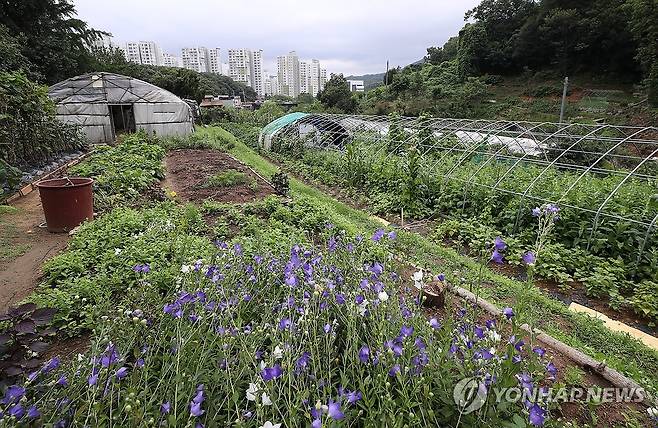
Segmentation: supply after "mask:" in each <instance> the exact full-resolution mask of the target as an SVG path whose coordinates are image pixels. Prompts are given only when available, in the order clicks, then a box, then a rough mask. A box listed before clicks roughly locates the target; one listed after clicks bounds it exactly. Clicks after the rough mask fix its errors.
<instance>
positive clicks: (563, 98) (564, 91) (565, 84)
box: [560, 77, 569, 123]
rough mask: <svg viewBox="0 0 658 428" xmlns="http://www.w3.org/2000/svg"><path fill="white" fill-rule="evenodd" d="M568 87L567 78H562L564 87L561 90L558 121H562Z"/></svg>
mask: <svg viewBox="0 0 658 428" xmlns="http://www.w3.org/2000/svg"><path fill="white" fill-rule="evenodd" d="M568 88H569V78H568V77H565V78H564V89H563V90H562V106H561V107H560V123H563V121H564V110H565V109H566V107H567V89H568Z"/></svg>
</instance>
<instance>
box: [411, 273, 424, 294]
mask: <svg viewBox="0 0 658 428" xmlns="http://www.w3.org/2000/svg"><path fill="white" fill-rule="evenodd" d="M412 279H413V280H414V286H415V287H416V288H417V289H419V290H420V289H421V288H423V270H422V269H421V270H419V271H418V272H414V274H413V276H412Z"/></svg>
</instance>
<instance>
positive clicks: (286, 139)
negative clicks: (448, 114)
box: [260, 114, 658, 269]
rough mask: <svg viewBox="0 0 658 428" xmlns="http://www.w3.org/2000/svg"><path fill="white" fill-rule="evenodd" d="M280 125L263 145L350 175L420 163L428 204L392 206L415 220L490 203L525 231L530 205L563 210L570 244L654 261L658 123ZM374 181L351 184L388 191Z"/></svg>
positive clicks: (326, 119) (508, 226) (355, 119)
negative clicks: (306, 152)
mask: <svg viewBox="0 0 658 428" xmlns="http://www.w3.org/2000/svg"><path fill="white" fill-rule="evenodd" d="M288 119H292V120H288ZM278 121H279V123H285V126H279V127H275V128H271V127H265V128H264V130H263V132H262V133H261V138H260V140H261V142H268V143H269V144H264V146H265V148H266V149H270V150H272V151H275V152H276V151H279V152H282V153H283V152H286V151H288V150H289V149H290V148H291V147H305V148H306V149H310V150H316V152H317V153H320V152H338V153H339V154H338V155H336V156H338V157H339V158H341V159H342V160H341V161H337V162H338V163H340V166H336V168H335V169H336V170H338V169H339V170H340V171H343V172H344V174H347V175H349V174H357V175H358V174H359V173H360V172H362V171H364V170H370V171H383V170H385V169H386V168H387V167H390V168H391V170H392V171H393V172H392V173H391V174H396V171H405V170H408V169H409V168H410V166H409V162H410V161H409V159H410V158H413V159H415V163H414V168H416V173H417V175H418V182H417V183H416V185H415V188H416V192H417V193H418V195H417V199H419V200H423V201H426V202H425V206H424V207H423V208H422V209H417V207H414V206H405V204H404V203H403V202H401V203H399V204H398V206H396V207H394V208H396V209H398V210H400V209H402V210H404V209H405V208H406V209H407V213H408V214H409V217H415V218H418V217H427V212H428V211H429V212H430V214H429V215H430V216H441V217H444V216H452V217H454V216H457V217H461V218H465V217H468V216H476V217H477V216H480V215H481V214H483V213H482V211H481V208H482V207H483V206H484V205H483V204H488V206H489V207H490V208H491V210H492V211H493V212H494V213H497V214H495V215H491V217H493V220H492V223H493V224H494V225H495V226H496V227H498V228H499V229H501V230H502V231H503V232H505V233H508V234H518V233H523V231H524V229H525V224H524V223H525V222H527V220H524V216H523V214H524V213H525V212H527V210H528V209H529V208H532V207H535V206H540V205H542V204H558V205H559V206H560V207H561V208H562V209H563V210H562V213H561V216H562V218H563V220H564V221H561V222H560V226H559V228H561V229H564V230H561V231H560V232H561V233H562V234H565V235H566V236H568V238H567V239H565V242H564V244H565V245H567V246H568V247H581V248H583V249H585V250H587V251H590V252H592V253H594V254H598V255H605V256H610V257H622V258H624V259H625V261H626V262H627V263H628V264H629V265H632V266H633V267H634V268H635V269H637V268H638V267H640V268H641V267H642V266H643V267H644V268H645V269H648V268H649V266H651V263H653V262H651V261H650V260H653V258H654V257H655V254H654V251H655V249H654V247H655V245H656V239H655V238H656V226H657V224H656V223H657V222H658V200H657V198H658V186H657V181H656V178H657V175H658V157H657V155H658V129H657V128H655V127H630V126H615V125H608V124H576V123H569V124H559V123H535V122H524V121H501V120H498V121H492V120H472V119H442V118H425V117H420V118H407V117H400V116H396V115H392V116H388V117H387V116H359V115H335V114H308V115H304V116H294V117H291V115H288V116H285V117H283V118H280V119H278ZM347 148H349V150H346V149H347ZM411 153H412V154H413V156H411V155H410V154H411ZM327 156H328V159H335V158H336V156H333V155H331V156H330V155H327ZM318 162H319V161H318ZM341 162H342V163H341ZM350 162H351V163H352V164H350V165H346V163H350ZM328 168H329V169H330V168H331V166H329V167H328ZM382 174H383V173H382ZM367 175H368V173H365V172H362V176H361V177H349V178H348V180H350V182H361V183H362V184H363V183H365V185H367V186H369V188H368V190H369V191H372V190H373V187H375V188H378V189H381V188H383V187H385V186H386V185H385V184H384V182H385V181H386V179H385V177H382V176H381V175H379V176H377V179H372V180H370V181H368V177H366V176H367ZM391 181H394V180H391ZM395 185H396V184H393V186H395ZM400 190H402V189H400ZM376 191H379V190H376ZM398 193H399V192H398ZM387 208H389V209H388V210H384V211H390V208H391V207H387ZM414 209H415V211H417V212H414ZM418 211H424V214H425V215H422V213H419V212H418ZM398 212H399V211H398ZM567 229H568V230H567ZM649 254H651V255H649Z"/></svg>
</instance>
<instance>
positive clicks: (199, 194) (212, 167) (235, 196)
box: [163, 149, 276, 203]
mask: <svg viewBox="0 0 658 428" xmlns="http://www.w3.org/2000/svg"><path fill="white" fill-rule="evenodd" d="M166 170H167V172H166V179H165V181H164V182H163V187H165V188H166V189H168V190H173V191H174V192H176V194H177V195H178V196H179V197H180V198H181V199H182V200H184V201H186V202H197V203H203V201H204V200H213V201H215V202H232V203H245V202H253V201H256V200H260V199H263V198H265V197H267V196H269V195H274V194H276V192H275V191H274V189H273V188H272V186H270V185H269V184H268V183H267V182H265V181H264V180H263V179H262V178H260V177H258V176H257V175H256V174H254V172H253V171H252V170H251V169H249V168H248V167H247V166H245V165H243V164H241V163H240V162H238V161H236V160H235V159H233V158H232V157H231V156H229V155H227V154H226V153H223V152H220V151H217V150H198V149H180V150H173V151H171V152H169V153H168V154H167V158H166ZM231 171H235V172H238V173H241V174H244V178H245V180H244V181H243V182H239V183H235V184H226V185H213V183H212V179H213V177H217V176H218V175H221V174H222V173H226V172H231Z"/></svg>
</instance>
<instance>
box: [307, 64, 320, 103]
mask: <svg viewBox="0 0 658 428" xmlns="http://www.w3.org/2000/svg"><path fill="white" fill-rule="evenodd" d="M309 80H310V85H311V87H310V91H309V93H310V94H311V95H313V96H314V97H317V96H318V92H320V90H321V89H320V61H318V60H317V59H312V60H311V63H310V76H309Z"/></svg>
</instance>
